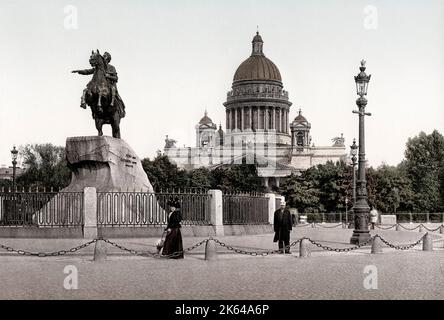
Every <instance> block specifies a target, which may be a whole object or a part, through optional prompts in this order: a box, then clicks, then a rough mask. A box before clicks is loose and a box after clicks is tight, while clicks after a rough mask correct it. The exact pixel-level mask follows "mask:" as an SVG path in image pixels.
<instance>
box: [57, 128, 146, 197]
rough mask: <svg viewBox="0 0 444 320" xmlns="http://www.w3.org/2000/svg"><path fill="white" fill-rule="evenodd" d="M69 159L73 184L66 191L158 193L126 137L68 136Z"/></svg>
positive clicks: (67, 150)
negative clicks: (88, 188)
mask: <svg viewBox="0 0 444 320" xmlns="http://www.w3.org/2000/svg"><path fill="white" fill-rule="evenodd" d="M66 159H67V161H68V166H69V167H70V169H71V171H72V178H71V183H70V185H69V186H68V187H66V188H65V189H63V190H62V191H72V192H74V191H83V189H84V188H85V187H95V188H96V189H97V191H99V192H100V191H101V192H109V191H115V192H118V191H139V192H154V190H153V187H152V185H151V183H150V181H149V180H148V177H147V175H146V173H145V171H144V170H143V168H142V163H141V162H140V159H139V158H138V157H137V155H136V153H135V152H134V151H133V149H131V147H130V146H129V145H128V144H127V143H126V142H125V141H124V140H122V139H116V138H113V137H109V136H87V137H71V138H67V139H66Z"/></svg>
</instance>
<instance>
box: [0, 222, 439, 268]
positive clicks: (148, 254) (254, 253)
mask: <svg viewBox="0 0 444 320" xmlns="http://www.w3.org/2000/svg"><path fill="white" fill-rule="evenodd" d="M341 225H342V224H341ZM394 226H396V225H394ZM394 226H391V227H390V228H387V229H391V228H393V227H394ZM400 226H401V225H400ZM335 227H337V226H335ZM418 227H419V226H417V227H416V228H414V229H417V228H418ZM440 227H441V226H440ZM440 227H438V228H437V229H434V230H433V231H436V230H438V229H439V228H440ZM328 228H332V227H328ZM414 229H413V230H414ZM376 237H379V239H381V241H382V242H383V243H384V244H385V245H387V246H389V247H390V248H393V249H396V250H408V249H411V248H413V247H415V246H417V245H418V244H419V243H421V241H423V239H424V237H425V235H424V236H422V237H421V238H420V239H419V240H418V241H416V242H415V243H411V244H405V245H395V244H391V243H390V242H388V241H387V240H385V239H384V238H382V237H381V236H380V235H378V234H377V235H375V236H373V237H371V238H370V239H369V240H367V241H366V242H364V243H361V244H358V245H356V246H354V247H348V248H332V247H329V246H327V245H323V244H322V243H319V242H317V241H315V240H312V239H310V238H307V237H304V238H301V239H298V240H296V241H294V242H292V243H291V244H290V245H288V246H285V247H284V248H282V249H278V250H265V251H264V250H261V251H247V250H243V249H239V248H235V247H233V246H231V245H228V244H226V243H224V242H222V241H220V240H218V239H215V238H213V237H209V238H207V239H204V240H202V241H200V242H197V243H196V244H194V245H192V246H191V247H188V248H186V249H184V250H182V251H177V252H174V253H172V254H169V255H162V254H160V253H159V252H150V251H138V250H134V249H129V248H127V247H125V246H123V245H120V244H118V243H116V242H113V241H111V240H108V239H94V240H91V241H89V242H86V243H84V244H81V245H79V246H76V247H73V248H71V249H68V250H59V251H54V252H31V251H26V250H17V249H14V248H12V247H9V246H6V245H3V244H0V248H1V249H4V250H6V251H8V252H15V253H17V254H19V255H23V256H36V257H50V256H62V255H65V254H68V253H74V252H76V251H78V250H81V249H83V248H86V247H88V246H89V245H91V244H93V243H95V242H97V241H98V240H102V241H104V242H106V243H108V244H110V245H112V246H114V247H116V248H118V249H120V250H122V251H126V252H129V253H130V254H132V255H139V256H145V257H152V258H160V259H162V258H165V259H170V258H176V257H178V256H181V255H182V254H184V253H187V252H190V251H192V250H194V249H196V248H198V247H200V246H201V245H203V244H204V243H206V242H207V241H211V240H212V241H214V242H215V243H217V244H218V245H219V246H221V247H224V248H226V249H227V250H229V251H233V252H235V253H238V254H244V255H250V256H268V255H271V254H277V253H282V252H283V250H284V249H285V251H290V248H291V247H293V246H295V245H297V244H298V243H300V242H301V241H302V240H308V241H309V242H310V243H311V244H313V245H315V246H317V247H319V248H321V249H322V250H326V251H334V252H349V251H353V250H357V249H360V248H361V247H364V246H366V245H369V244H370V243H372V241H373V240H374V238H376Z"/></svg>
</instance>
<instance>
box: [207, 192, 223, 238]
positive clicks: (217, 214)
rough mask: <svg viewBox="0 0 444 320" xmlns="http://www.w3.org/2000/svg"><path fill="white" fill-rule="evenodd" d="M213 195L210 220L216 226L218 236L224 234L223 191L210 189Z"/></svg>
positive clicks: (215, 230) (210, 193)
mask: <svg viewBox="0 0 444 320" xmlns="http://www.w3.org/2000/svg"><path fill="white" fill-rule="evenodd" d="M208 194H209V195H210V196H211V200H210V202H211V205H210V222H211V224H212V225H213V226H214V232H215V233H216V236H223V235H224V223H223V214H224V212H223V208H222V191H221V190H208Z"/></svg>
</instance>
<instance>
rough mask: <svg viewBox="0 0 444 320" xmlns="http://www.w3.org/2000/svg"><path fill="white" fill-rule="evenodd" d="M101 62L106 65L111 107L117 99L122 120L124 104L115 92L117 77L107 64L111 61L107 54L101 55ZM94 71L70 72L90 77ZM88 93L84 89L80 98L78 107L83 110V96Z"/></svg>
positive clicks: (86, 89)
mask: <svg viewBox="0 0 444 320" xmlns="http://www.w3.org/2000/svg"><path fill="white" fill-rule="evenodd" d="M103 60H104V61H105V63H106V79H107V80H108V83H109V85H110V89H111V103H110V105H111V106H114V102H115V99H116V98H117V99H118V101H119V102H120V103H119V113H120V115H121V117H122V118H123V117H124V116H125V104H124V103H123V101H122V98H121V97H120V95H119V92H118V91H117V86H116V83H117V81H118V79H119V78H118V77H117V71H116V68H115V67H114V66H113V65H111V64H109V62H110V61H111V55H110V54H109V53H108V52H105V53H104V54H103ZM94 70H95V68H91V69H84V70H74V71H72V73H78V74H82V75H90V74H94ZM87 92H88V88H85V89H84V90H83V94H82V98H81V102H80V107H81V108H83V109H86V101H85V96H86V93H87Z"/></svg>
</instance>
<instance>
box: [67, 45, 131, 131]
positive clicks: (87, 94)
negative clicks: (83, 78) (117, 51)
mask: <svg viewBox="0 0 444 320" xmlns="http://www.w3.org/2000/svg"><path fill="white" fill-rule="evenodd" d="M110 61H111V55H110V54H109V53H108V52H105V53H104V54H103V56H102V55H100V52H99V50H96V52H94V51H92V52H91V57H90V58H89V63H90V65H91V66H92V68H91V69H85V70H74V71H72V73H78V74H82V75H90V74H92V75H93V77H92V79H91V81H90V82H89V83H88V84H87V85H86V89H85V90H83V94H82V98H81V102H80V107H81V108H83V109H86V106H87V105H88V106H90V108H91V111H92V116H93V119H94V121H95V123H96V128H97V131H98V134H99V136H102V135H103V131H102V126H103V125H104V124H110V125H111V128H112V132H113V137H114V138H118V139H120V119H122V118H123V117H125V104H124V103H123V101H122V98H121V97H120V95H119V93H118V91H117V86H116V83H117V80H118V77H117V72H116V68H114V66H112V65H111V64H109V63H110Z"/></svg>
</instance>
